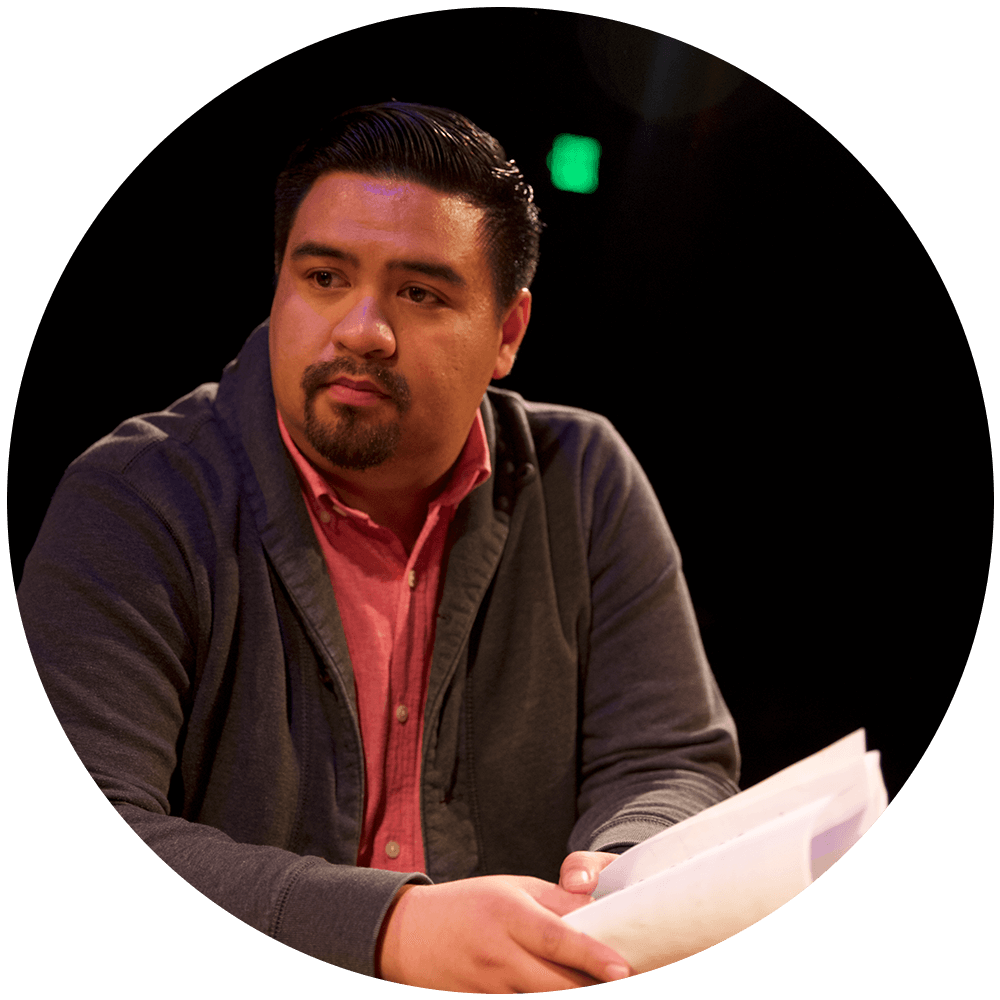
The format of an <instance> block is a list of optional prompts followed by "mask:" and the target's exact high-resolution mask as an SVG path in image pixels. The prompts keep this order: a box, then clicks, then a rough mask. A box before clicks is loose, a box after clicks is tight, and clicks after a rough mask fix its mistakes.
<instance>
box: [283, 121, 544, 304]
mask: <svg viewBox="0 0 1000 1000" xmlns="http://www.w3.org/2000/svg"><path fill="white" fill-rule="evenodd" d="M335 171H344V172H350V173H357V174H366V175H368V176H373V177H385V178H391V179H394V180H404V181H411V182H415V183H419V184H424V185H426V186H427V187H429V188H431V189H433V190H435V191H439V192H441V193H442V194H451V195H458V196H460V197H461V198H462V199H463V200H465V201H467V202H469V204H471V205H474V206H475V207H476V208H481V209H483V213H484V214H483V223H482V231H481V234H480V235H481V241H482V246H483V251H484V253H485V254H486V260H487V263H488V264H489V267H490V272H491V275H492V279H493V290H494V294H495V296H496V306H497V310H498V311H502V310H503V309H505V308H506V307H507V306H508V305H510V303H511V302H513V300H514V297H515V296H516V295H517V293H518V291H519V290H520V289H521V288H526V287H528V286H529V285H530V284H531V280H532V278H533V277H534V276H535V268H536V267H537V265H538V239H539V235H540V233H541V223H540V222H539V219H538V208H537V206H536V205H535V202H534V193H533V191H532V189H531V185H530V184H528V183H527V182H526V181H525V179H524V176H523V175H522V174H521V171H520V170H519V169H518V168H517V165H516V164H515V163H514V161H513V160H508V159H507V158H506V154H505V153H504V150H503V147H502V146H501V145H500V144H499V143H498V142H497V141H496V139H494V138H493V136H491V135H490V134H489V133H487V132H484V131H483V130H482V129H481V128H479V127H478V126H476V125H474V124H473V123H472V122H471V121H469V120H468V118H465V117H464V116H463V115H460V114H458V112H456V111H449V110H447V109H446V108H434V107H429V106H427V105H422V104H406V103H403V102H401V101H390V102H387V103H384V104H371V105H366V106H365V107H360V108H353V109H351V110H350V111H345V112H344V113H343V114H341V115H338V116H337V117H336V118H334V119H333V121H332V122H330V124H329V125H328V126H327V127H326V128H324V129H323V130H322V131H320V132H319V133H318V134H317V135H315V136H313V138H311V139H309V140H308V141H307V142H305V143H303V144H302V145H301V146H299V147H298V149H296V150H295V152H294V153H293V154H292V156H291V158H290V159H289V161H288V164H287V165H286V166H285V169H284V170H283V171H282V172H281V174H280V175H279V177H278V183H277V188H276V190H275V209H274V260H275V271H277V270H278V269H280V267H281V261H282V260H283V258H284V255H285V245H286V244H287V242H288V234H289V233H290V232H291V228H292V224H293V223H294V221H295V214H296V212H297V211H298V208H299V205H300V204H301V203H302V199H303V198H305V196H306V195H307V194H308V193H309V190H310V189H311V188H312V186H313V184H314V183H315V182H316V180H317V179H318V178H320V177H322V176H323V175H325V174H329V173H333V172H335Z"/></svg>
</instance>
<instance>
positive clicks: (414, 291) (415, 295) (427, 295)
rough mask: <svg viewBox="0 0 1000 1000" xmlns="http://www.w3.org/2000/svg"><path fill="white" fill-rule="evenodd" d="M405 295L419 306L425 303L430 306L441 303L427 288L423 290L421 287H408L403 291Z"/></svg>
mask: <svg viewBox="0 0 1000 1000" xmlns="http://www.w3.org/2000/svg"><path fill="white" fill-rule="evenodd" d="M403 295H405V296H406V298H408V299H409V300H410V301H411V302H416V303H417V304H418V305H422V304H424V303H426V304H428V305H430V304H431V303H433V302H440V301H441V300H440V299H439V298H438V297H437V296H436V295H435V294H434V293H433V292H429V291H428V290H427V289H426V288H421V287H420V286H419V285H409V286H407V287H406V288H404V289H403Z"/></svg>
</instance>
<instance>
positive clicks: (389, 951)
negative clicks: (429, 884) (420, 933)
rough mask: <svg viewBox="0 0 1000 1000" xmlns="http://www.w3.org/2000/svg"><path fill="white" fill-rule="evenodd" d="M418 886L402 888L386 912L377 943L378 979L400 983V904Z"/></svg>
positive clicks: (410, 885) (408, 885)
mask: <svg viewBox="0 0 1000 1000" xmlns="http://www.w3.org/2000/svg"><path fill="white" fill-rule="evenodd" d="M416 888H418V886H416V885H414V884H412V883H411V884H407V885H404V886H400V888H399V890H398V891H397V892H396V895H395V896H393V897H392V902H391V903H390V904H389V909H388V910H386V914H385V917H384V918H383V920H382V926H381V927H380V928H379V932H378V938H377V940H376V942H375V976H376V978H378V979H387V980H389V981H391V982H397V983H398V982H400V980H399V979H398V978H397V977H398V975H399V971H398V966H397V963H396V961H395V959H396V956H397V954H398V950H399V941H400V938H401V937H402V935H401V934H400V932H399V919H398V918H399V917H400V916H401V914H400V913H399V904H400V902H401V901H402V899H403V897H404V896H405V895H406V894H407V893H408V892H409V891H410V890H411V889H416Z"/></svg>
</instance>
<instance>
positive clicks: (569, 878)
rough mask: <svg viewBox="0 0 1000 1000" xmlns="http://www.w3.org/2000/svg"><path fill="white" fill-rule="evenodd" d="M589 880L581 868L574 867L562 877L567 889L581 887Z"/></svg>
mask: <svg viewBox="0 0 1000 1000" xmlns="http://www.w3.org/2000/svg"><path fill="white" fill-rule="evenodd" d="M589 882H590V876H589V875H588V874H587V873H586V872H585V871H583V869H581V868H576V869H574V870H573V871H571V872H567V873H566V876H565V877H564V878H563V885H564V886H565V887H566V888H567V889H569V890H573V889H582V888H583V887H584V886H585V885H587V884H588V883H589Z"/></svg>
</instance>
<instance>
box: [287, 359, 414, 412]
mask: <svg viewBox="0 0 1000 1000" xmlns="http://www.w3.org/2000/svg"><path fill="white" fill-rule="evenodd" d="M302 391H303V392H304V394H305V401H306V406H307V407H308V406H310V405H311V400H312V399H313V398H314V397H315V396H316V395H317V394H318V393H324V394H325V395H326V396H327V397H328V398H329V399H332V400H333V401H334V402H338V403H346V404H348V405H350V406H377V405H379V404H381V403H384V402H386V401H388V402H390V403H391V404H392V405H393V406H394V407H395V408H396V409H397V410H398V411H399V412H400V413H405V412H406V411H407V409H408V408H409V406H410V387H409V385H408V384H407V381H406V379H405V378H404V377H403V376H402V375H401V374H400V373H399V372H397V371H394V370H393V369H392V368H391V367H389V366H382V365H376V364H359V363H358V362H357V361H355V360H353V359H348V358H335V359H333V360H330V361H317V362H315V363H313V364H311V365H309V366H307V368H306V369H305V371H304V372H303V373H302Z"/></svg>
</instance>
